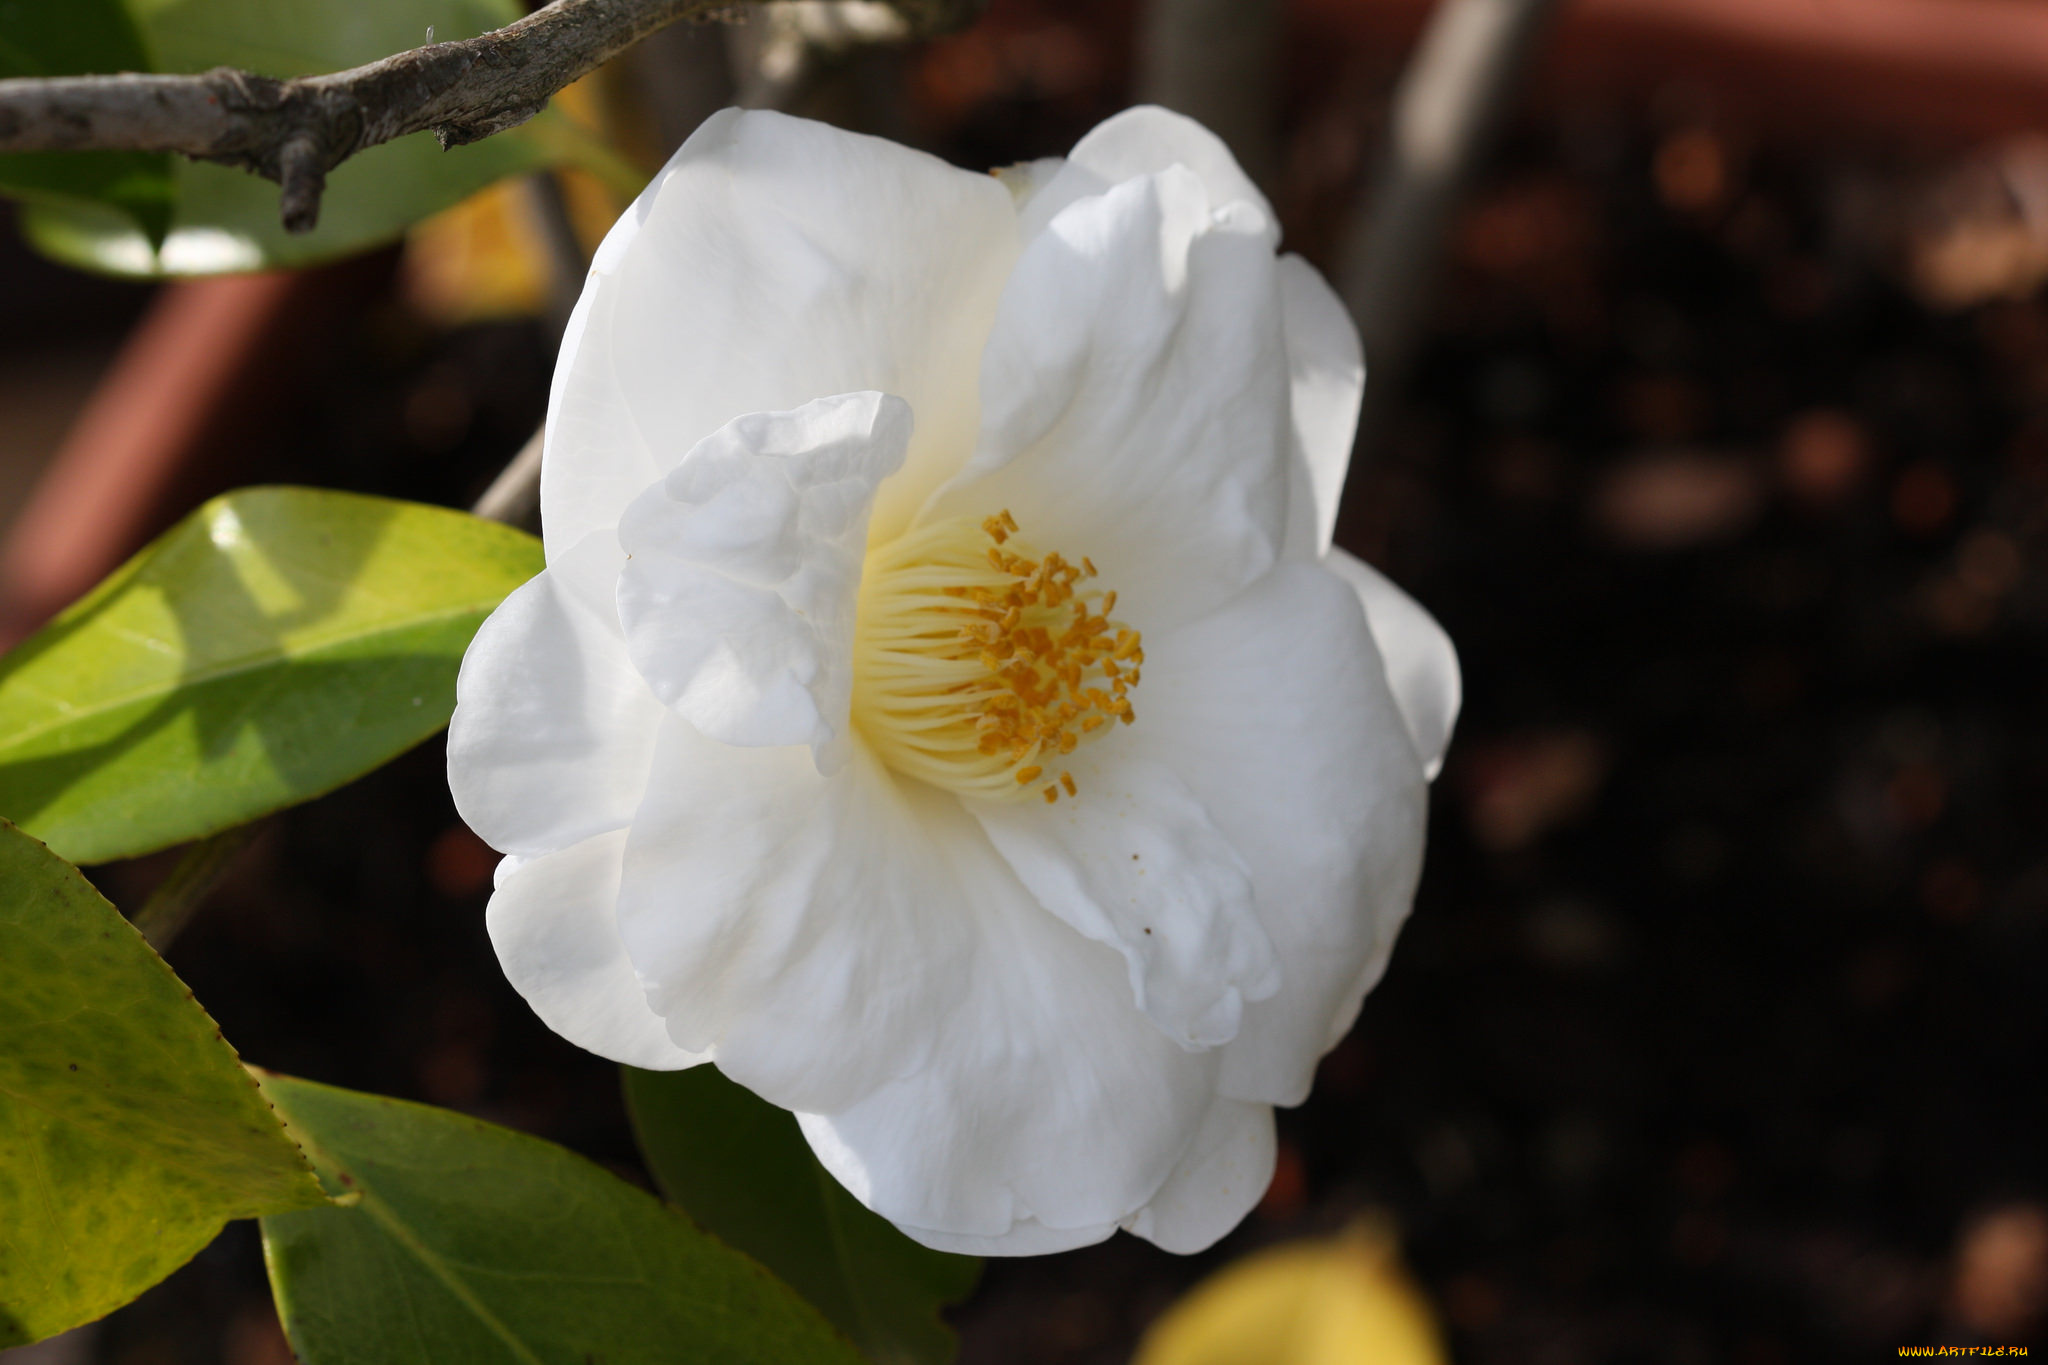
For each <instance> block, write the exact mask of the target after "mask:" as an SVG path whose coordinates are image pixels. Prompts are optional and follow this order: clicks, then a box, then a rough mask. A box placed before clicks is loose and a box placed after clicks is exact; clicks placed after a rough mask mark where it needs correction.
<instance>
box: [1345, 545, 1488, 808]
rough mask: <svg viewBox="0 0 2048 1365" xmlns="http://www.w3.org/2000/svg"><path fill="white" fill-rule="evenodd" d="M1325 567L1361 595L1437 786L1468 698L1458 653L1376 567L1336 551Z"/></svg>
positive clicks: (1411, 729) (1431, 620) (1403, 714)
mask: <svg viewBox="0 0 2048 1365" xmlns="http://www.w3.org/2000/svg"><path fill="white" fill-rule="evenodd" d="M1324 562H1325V563H1326V564H1327V565H1328V566H1329V568H1330V569H1331V570H1332V571H1333V572H1335V573H1337V574H1338V575H1340V576H1341V577H1342V578H1343V579H1344V581H1345V582H1347V583H1349V584H1350V585H1351V586H1352V587H1353V588H1354V589H1356V590H1357V592H1358V600H1359V601H1361V602H1363V603H1364V604H1365V614H1366V617H1367V619H1368V620H1370V621H1371V622H1372V634H1373V639H1374V640H1376V641H1377V642H1378V643H1379V647H1380V658H1381V659H1383V660H1385V662H1386V666H1387V682H1388V683H1389V684H1390V685H1391V686H1392V687H1393V689H1394V701H1395V703H1396V704H1398V705H1399V706H1400V708H1401V720H1402V723H1403V724H1405V725H1406V726H1407V727H1408V734H1409V736H1410V738H1412V739H1413V740H1414V741H1415V752H1416V754H1417V755H1418V756H1420V758H1421V759H1422V770H1423V772H1424V773H1425V774H1426V775H1427V776H1428V777H1429V778H1430V779H1431V780H1432V781H1433V780H1435V778H1436V775H1437V773H1438V772H1439V771H1440V770H1441V769H1442V768H1443V766H1444V750H1445V749H1446V748H1448V747H1449V746H1450V742H1451V730H1452V729H1453V727H1455V726H1456V725H1457V723H1458V708H1459V707H1460V705H1462V704H1463V702H1464V698H1465V681H1464V677H1463V675H1462V674H1461V673H1460V672H1459V671H1458V651H1457V648H1456V647H1455V646H1453V645H1452V644H1451V637H1450V636H1449V635H1447V634H1445V633H1444V628H1443V627H1442V626H1440V625H1438V624H1437V623H1436V618H1435V617H1434V616H1431V615H1430V614H1429V613H1428V612H1427V611H1425V610H1424V609H1423V607H1422V604H1421V603H1419V602H1417V601H1416V600H1415V599H1414V598H1412V597H1410V596H1409V595H1408V594H1407V593H1405V592H1402V591H1401V589H1400V588H1398V587H1396V586H1395V585H1394V582H1393V580H1392V579H1390V578H1388V577H1387V576H1386V575H1385V574H1383V573H1381V572H1380V571H1379V570H1378V569H1375V568H1373V567H1372V565H1370V564H1368V563H1366V562H1365V561H1364V560H1362V559H1360V558H1358V557H1357V556H1356V555H1353V554H1350V553H1348V552H1346V551H1344V550H1336V549H1333V550H1331V551H1330V554H1329V558H1328V559H1326V560H1325V561H1324Z"/></svg>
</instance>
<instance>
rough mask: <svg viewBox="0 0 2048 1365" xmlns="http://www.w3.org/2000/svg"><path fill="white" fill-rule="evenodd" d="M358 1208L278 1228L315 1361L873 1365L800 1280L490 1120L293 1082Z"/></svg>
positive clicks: (271, 1249) (280, 1081)
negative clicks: (806, 1295)
mask: <svg viewBox="0 0 2048 1365" xmlns="http://www.w3.org/2000/svg"><path fill="white" fill-rule="evenodd" d="M263 1088H264V1092H265V1093H266V1094H267V1095H268V1096H269V1097H270V1100H271V1102H272V1103H273V1104H275V1105H276V1106H277V1108H278V1110H279V1111H280V1112H281V1113H282V1114H283V1115H284V1120H285V1123H286V1125H287V1126H288V1127H289V1128H290V1130H291V1131H292V1133H293V1134H294V1135H295V1136H296V1137H297V1138H298V1139H299V1141H300V1142H302V1143H303V1144H304V1145H305V1147H306V1150H307V1152H309V1153H310V1154H311V1155H312V1158H313V1163H314V1165H315V1166H316V1167H318V1168H319V1171H320V1175H321V1178H322V1179H323V1180H324V1181H326V1182H327V1187H328V1188H329V1189H330V1190H333V1191H335V1192H336V1193H337V1194H343V1193H344V1192H345V1193H346V1195H348V1196H356V1197H358V1198H357V1202H355V1203H354V1204H353V1205H352V1206H351V1207H347V1208H330V1209H322V1210H318V1211H315V1212H310V1213H291V1214H284V1215H282V1216H279V1217H275V1218H265V1219H264V1220H263V1250H264V1259H265V1261H266V1262H267V1263H268V1264H269V1267H270V1283H271V1288H272V1290H273V1291H274V1292H275V1294H276V1297H277V1306H278V1312H279V1314H280V1315H281V1316H282V1317H283V1319H284V1326H285V1332H286V1333H287V1335H289V1336H290V1338H291V1345H292V1350H293V1351H294V1352H295V1353H296V1354H297V1356H298V1358H299V1360H300V1361H301V1362H302V1365H419V1362H426V1361H431V1362H433V1365H469V1363H470V1362H475V1365H497V1363H498V1362H503V1361H516V1362H525V1365H588V1362H592V1361H601V1362H603V1365H637V1363H638V1362H646V1363H647V1365H673V1363H674V1362H676V1361H716V1362H720V1363H721V1365H752V1362H761V1365H769V1362H773V1363H774V1365H800V1363H801V1362H808V1361H818V1362H829V1365H856V1362H857V1361H858V1360H859V1357H858V1356H856V1355H855V1354H854V1352H853V1350H852V1348H851V1347H850V1346H848V1345H847V1344H846V1342H845V1341H844V1339H842V1338H841V1337H840V1336H839V1335H838V1334H837V1333H835V1332H834V1331H833V1330H832V1328H831V1327H830V1325H829V1324H827V1323H826V1322H825V1320H824V1319H822V1318H820V1317H819V1316H818V1315H817V1313H816V1312H815V1311H814V1310H812V1309H811V1308H810V1307H808V1306H807V1305H805V1304H804V1302H803V1301H802V1300H801V1299H799V1298H797V1297H796V1295H794V1294H792V1293H791V1292H790V1291H789V1289H788V1287H787V1286H785V1285H782V1284H780V1283H778V1282H777V1281H776V1280H775V1279H774V1277H773V1276H770V1275H768V1274H767V1273H766V1272H764V1271H763V1270H762V1269H761V1268H760V1266H758V1265H756V1264H754V1263H753V1262H752V1261H750V1260H748V1259H747V1258H746V1257H744V1256H742V1255H740V1254H739V1253H737V1252H735V1251H733V1250H732V1249H731V1248H729V1247H727V1246H725V1245H724V1244H722V1243H720V1242H719V1241H718V1240H717V1239H716V1238H713V1237H709V1236H706V1235H705V1234H704V1233H703V1232H700V1231H699V1230H698V1229H697V1228H695V1227H694V1226H692V1225H691V1223H690V1221H689V1220H688V1219H687V1218H684V1217H683V1216H682V1215H681V1214H679V1213H678V1212H676V1211H675V1210H674V1209H672V1208H670V1207H668V1206H667V1205H664V1204H663V1203H662V1202H661V1201H660V1200H658V1199H655V1198H654V1197H652V1196H651V1195H648V1194H645V1193H643V1192H642V1191H640V1190H636V1189H634V1188H633V1187H632V1186H630V1185H628V1184H626V1183H625V1182H623V1181H621V1180H619V1179H618V1178H617V1177H615V1176H612V1175H609V1174H607V1173H606V1172H605V1171H603V1170H601V1169H599V1168H598V1167H597V1166H594V1165H592V1164H591V1163H590V1162H588V1161H585V1160H584V1159H583V1158H581V1157H579V1156H576V1155H574V1154H573V1153H570V1152H567V1151H564V1150H563V1149H561V1148H560V1147H556V1146H554V1145H553V1144H551V1143H547V1142H542V1141H541V1140H540V1139H538V1138H532V1137H527V1136H525V1135H523V1134H520V1133H514V1132H511V1131H509V1130H507V1129H504V1128H498V1127H495V1126H493V1125H491V1124H488V1123H484V1122H482V1121H481V1120H478V1119H472V1118H467V1117H465V1116H463V1115H460V1114H453V1113H449V1112H448V1111H446V1110H443V1109H432V1108H428V1107H427V1106H425V1105H419V1104H407V1103H404V1102H402V1101H399V1100H393V1099H385V1098H382V1097H380V1096H375V1095H359V1094H355V1093H353V1092H351V1091H347V1090H335V1089H332V1088H330V1087H328V1086H324V1085H314V1084H312V1083H311V1082H308V1081H298V1080H292V1079H290V1078H288V1077H283V1076H270V1077H266V1078H265V1080H264V1083H263Z"/></svg>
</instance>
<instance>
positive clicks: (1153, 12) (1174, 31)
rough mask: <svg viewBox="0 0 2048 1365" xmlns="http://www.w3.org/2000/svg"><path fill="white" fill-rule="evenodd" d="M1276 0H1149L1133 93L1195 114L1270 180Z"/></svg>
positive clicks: (1248, 167)
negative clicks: (1135, 85) (1135, 88)
mask: <svg viewBox="0 0 2048 1365" xmlns="http://www.w3.org/2000/svg"><path fill="white" fill-rule="evenodd" d="M1279 77H1280V5H1279V4H1278V0H1150V3H1149V4H1148V5H1147V6H1146V8H1145V17H1144V26H1143V29H1142V30H1141V34H1140V38H1139V47H1138V94H1139V96H1140V98H1142V99H1144V100H1147V101H1149V102H1150V103H1153V104H1163V105H1165V106H1166V107H1167V108H1169V109H1176V110H1179V111H1180V112H1181V113H1183V114H1186V115H1188V116H1189V117H1191V118H1194V119H1198V120H1200V121H1201V122H1202V123H1203V124H1204V125H1206V126H1207V127H1208V128H1209V130H1210V131H1211V132H1213V133H1215V134H1216V135H1217V136H1218V137H1220V138H1222V139H1223V140H1224V141H1225V142H1227V143H1229V144H1230V150H1231V151H1232V152H1233V153H1235V154H1236V156H1237V162H1238V164H1239V165H1240V166H1243V167H1244V169H1245V173H1246V174H1248V175H1250V176H1251V178H1252V179H1253V180H1255V181H1257V182H1258V183H1259V184H1261V185H1265V186H1267V187H1269V188H1270V187H1271V185H1272V181H1273V175H1274V172H1275V171H1276V170H1278V169H1279V162H1280V146H1279V143H1280V125H1279V113H1278V106H1279V100H1278V99H1277V98H1276V96H1277V93H1278V86H1279Z"/></svg>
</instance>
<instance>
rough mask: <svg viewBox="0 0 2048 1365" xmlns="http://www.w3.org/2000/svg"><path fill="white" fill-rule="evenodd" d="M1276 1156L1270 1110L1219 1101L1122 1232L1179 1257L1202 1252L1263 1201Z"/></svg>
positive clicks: (1271, 1112)
mask: <svg viewBox="0 0 2048 1365" xmlns="http://www.w3.org/2000/svg"><path fill="white" fill-rule="evenodd" d="M1277 1155H1278V1148H1277V1145H1276V1143H1275V1140H1274V1136H1273V1107H1272V1106H1271V1105H1269V1104H1242V1103H1239V1102H1238V1101H1236V1100H1227V1099H1223V1098H1221V1097H1220V1096H1219V1097H1218V1098H1217V1100H1216V1102H1215V1103H1214V1104H1212V1105H1210V1106H1209V1113H1208V1115H1207V1116H1206V1117H1205V1118H1204V1119H1203V1120H1202V1128H1201V1131H1200V1132H1198V1133H1196V1134H1195V1140H1194V1142H1193V1143H1191V1144H1190V1145H1189V1147H1188V1154H1187V1155H1186V1156H1184V1157H1182V1158H1181V1162H1180V1165H1178V1166H1176V1167H1174V1170H1173V1174H1172V1175H1171V1176H1169V1177H1168V1178H1167V1181H1166V1184H1165V1185H1164V1186H1162V1187H1161V1188H1160V1191H1159V1193H1158V1194H1155V1195H1153V1196H1152V1202H1151V1203H1149V1204H1147V1205H1146V1206H1145V1207H1144V1208H1143V1209H1142V1210H1140V1211H1139V1213H1138V1215H1137V1217H1135V1218H1132V1219H1130V1220H1129V1221H1128V1222H1127V1223H1126V1224H1125V1226H1126V1227H1128V1228H1129V1229H1130V1230H1131V1231H1132V1232H1135V1233H1136V1234H1138V1236H1140V1237H1143V1238H1145V1239H1146V1240H1147V1241H1150V1242H1154V1243H1157V1244H1158V1245H1159V1246H1161V1247H1164V1248H1165V1249H1166V1250H1168V1251H1172V1252H1177V1253H1179V1254H1181V1255H1183V1256H1185V1255H1190V1254H1192V1253H1194V1252H1197V1251H1206V1250H1207V1249H1208V1248H1209V1247H1210V1246H1212V1245H1213V1244H1214V1243H1215V1242H1216V1240H1217V1239H1218V1238H1220V1237H1222V1236H1223V1234H1224V1233H1226V1232H1229V1231H1230V1230H1231V1229H1232V1228H1234V1227H1236V1226H1237V1225H1238V1224H1239V1223H1240V1222H1242V1221H1243V1220H1244V1216H1245V1215H1246V1214H1247V1213H1250V1212H1251V1210H1252V1206H1253V1205H1255V1204H1257V1203H1258V1202H1259V1200H1260V1199H1262V1198H1264V1197H1265V1194H1266V1187H1267V1186H1268V1185H1270V1184H1272V1183H1273V1162H1274V1159H1275V1157H1276V1156H1277Z"/></svg>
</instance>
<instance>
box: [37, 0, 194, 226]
mask: <svg viewBox="0 0 2048 1365" xmlns="http://www.w3.org/2000/svg"><path fill="white" fill-rule="evenodd" d="M149 67H150V62H149V53H148V51H147V49H145V48H144V46H143V43H142V35H141V33H140V32H138V31H137V30H136V27H135V22H134V20H133V19H132V18H131V17H130V16H129V14H128V11H127V9H126V8H125V7H124V6H123V5H122V4H121V3H120V0H64V3H62V4H55V3H52V2H51V0H0V77H5V76H75V75H80V74H83V73H85V72H89V71H147V70H149ZM172 193H173V186H172V182H171V158H170V157H169V156H167V155H165V154H164V153H162V152H78V153H67V154H63V155H52V154H48V153H41V154H37V153H26V152H17V153H13V154H9V155H0V194H6V195H12V196H15V197H17V198H24V199H29V200H32V201H38V202H45V203H57V204H71V205H74V206H83V207H86V208H91V207H92V206H94V205H101V206H106V207H111V208H112V209H114V210H117V211H118V212H117V213H116V215H115V216H116V220H117V221H121V222H123V223H124V225H125V226H126V227H127V229H128V231H130V232H136V231H138V230H139V232H140V235H141V236H142V238H143V239H144V240H145V241H147V242H149V244H150V245H152V246H154V245H155V244H156V243H157V242H159V241H162V240H163V235H164V233H165V232H166V231H167V230H168V229H169V227H170V219H171V196H172ZM104 211H105V208H104V207H103V208H102V212H104ZM122 214H126V215H129V217H128V218H125V219H124V218H122V217H121V216H120V215H122Z"/></svg>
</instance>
